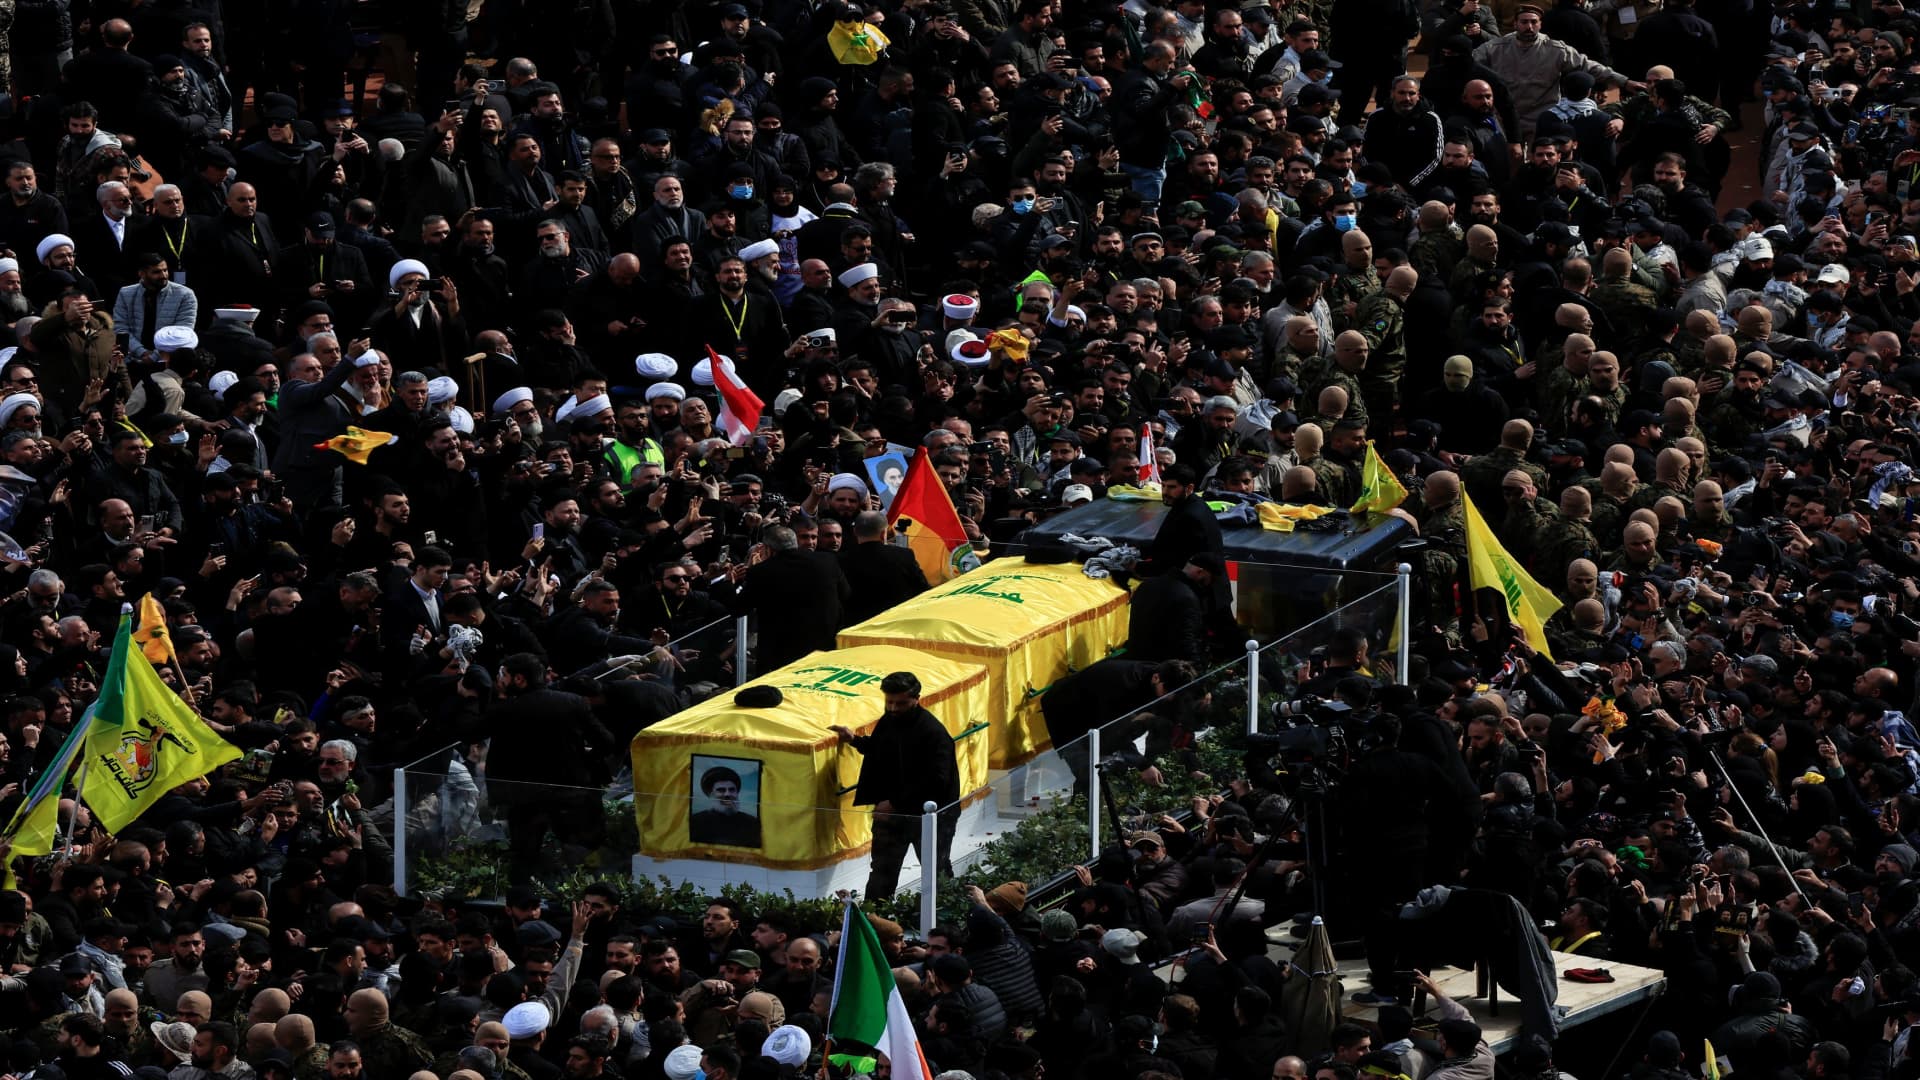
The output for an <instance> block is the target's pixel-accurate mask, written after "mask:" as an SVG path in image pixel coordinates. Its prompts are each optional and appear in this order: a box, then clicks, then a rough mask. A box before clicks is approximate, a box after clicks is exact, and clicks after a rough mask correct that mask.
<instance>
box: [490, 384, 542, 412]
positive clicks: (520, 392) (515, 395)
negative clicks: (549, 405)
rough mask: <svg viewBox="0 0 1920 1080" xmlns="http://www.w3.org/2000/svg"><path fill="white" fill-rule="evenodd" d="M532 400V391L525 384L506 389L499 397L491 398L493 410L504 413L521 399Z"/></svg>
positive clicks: (521, 400)
mask: <svg viewBox="0 0 1920 1080" xmlns="http://www.w3.org/2000/svg"><path fill="white" fill-rule="evenodd" d="M532 400H533V391H532V390H531V389H529V388H528V387H525V386H516V387H514V388H513V389H511V390H509V391H507V392H506V393H504V394H501V395H500V396H499V397H497V398H494V399H493V411H494V412H497V413H504V412H507V411H508V410H510V409H512V408H513V407H514V406H515V405H518V404H520V403H521V402H523V401H532Z"/></svg>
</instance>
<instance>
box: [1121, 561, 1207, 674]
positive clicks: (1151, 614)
mask: <svg viewBox="0 0 1920 1080" xmlns="http://www.w3.org/2000/svg"><path fill="white" fill-rule="evenodd" d="M1205 619H1206V598H1205V597H1202V596H1201V595H1200V591H1199V590H1198V589H1196V588H1195V587H1194V584H1193V581H1192V579H1191V578H1189V577H1187V575H1186V574H1184V573H1181V572H1179V571H1178V570H1173V571H1169V572H1167V573H1164V574H1161V575H1159V576H1157V577H1151V578H1148V579H1147V580H1145V581H1143V582H1141V583H1140V587H1139V588H1137V589H1135V590H1134V591H1133V601H1132V603H1131V604H1129V605H1128V615H1127V659H1129V660H1152V661H1160V660H1200V659H1202V658H1203V657H1205V656H1206V654H1207V643H1206V636H1205Z"/></svg>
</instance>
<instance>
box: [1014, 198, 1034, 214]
mask: <svg viewBox="0 0 1920 1080" xmlns="http://www.w3.org/2000/svg"><path fill="white" fill-rule="evenodd" d="M1032 211H1033V200H1032V199H1015V200H1013V212H1014V213H1016V214H1026V213H1031V212H1032Z"/></svg>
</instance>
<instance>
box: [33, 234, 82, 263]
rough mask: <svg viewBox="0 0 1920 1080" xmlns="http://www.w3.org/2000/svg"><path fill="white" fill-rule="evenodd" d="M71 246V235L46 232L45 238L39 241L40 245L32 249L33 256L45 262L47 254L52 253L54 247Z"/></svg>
mask: <svg viewBox="0 0 1920 1080" xmlns="http://www.w3.org/2000/svg"><path fill="white" fill-rule="evenodd" d="M72 246H73V237H71V236H68V235H67V234H66V233H48V234H47V238H46V239H45V240H42V241H40V246H39V247H37V248H34V249H33V257H34V258H36V259H39V260H40V261H41V262H46V261H47V256H49V255H51V254H53V251H54V249H55V248H61V247H72Z"/></svg>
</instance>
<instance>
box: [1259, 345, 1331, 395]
mask: <svg viewBox="0 0 1920 1080" xmlns="http://www.w3.org/2000/svg"><path fill="white" fill-rule="evenodd" d="M1319 361H1320V356H1319V354H1318V353H1302V352H1296V351H1295V350H1294V348H1293V346H1291V345H1285V344H1283V345H1281V346H1280V348H1279V349H1277V350H1275V351H1274V354H1273V364H1272V365H1271V366H1270V368H1269V369H1268V371H1267V377H1268V378H1274V377H1277V376H1285V377H1287V378H1289V379H1292V380H1293V385H1295V386H1302V387H1304V384H1303V383H1301V381H1300V380H1301V379H1302V378H1303V377H1305V375H1306V374H1307V372H1309V371H1311V370H1312V369H1313V367H1314V365H1315V364H1317V363H1319Z"/></svg>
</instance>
